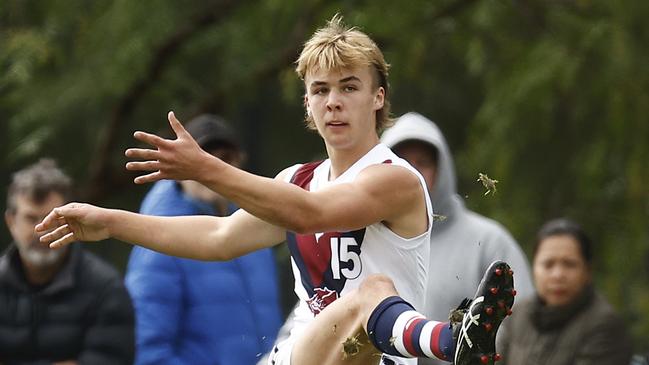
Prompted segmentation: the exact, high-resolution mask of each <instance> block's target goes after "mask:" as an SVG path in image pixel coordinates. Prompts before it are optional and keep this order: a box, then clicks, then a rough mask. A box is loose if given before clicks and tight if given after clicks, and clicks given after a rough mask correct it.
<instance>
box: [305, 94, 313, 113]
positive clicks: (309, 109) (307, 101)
mask: <svg viewBox="0 0 649 365" xmlns="http://www.w3.org/2000/svg"><path fill="white" fill-rule="evenodd" d="M304 112H305V114H306V116H307V117H311V108H309V96H308V95H307V94H304Z"/></svg>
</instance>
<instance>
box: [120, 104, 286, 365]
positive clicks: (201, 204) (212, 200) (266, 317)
mask: <svg viewBox="0 0 649 365" xmlns="http://www.w3.org/2000/svg"><path fill="white" fill-rule="evenodd" d="M187 130H188V132H189V133H190V134H191V135H192V136H193V137H194V138H195V139H196V141H197V142H198V144H199V145H200V146H201V148H203V149H204V150H205V151H207V152H209V153H211V154H213V155H215V156H217V157H219V158H220V159H222V160H224V161H226V162H228V163H230V164H232V165H234V166H239V165H241V164H242V162H243V158H244V155H243V151H242V150H241V147H240V144H239V141H238V138H236V136H235V133H234V130H232V129H231V128H230V127H229V125H228V124H227V123H226V122H225V121H224V120H222V119H220V118H219V117H217V116H213V115H201V116H199V117H197V118H195V119H193V120H192V121H190V122H189V123H188V124H187ZM233 210H234V207H233V206H232V204H230V203H229V202H228V201H227V200H226V199H225V198H224V197H222V196H221V195H219V194H218V193H215V192H214V191H212V190H210V189H209V188H207V187H205V186H203V185H201V184H200V183H198V182H195V181H188V180H185V181H179V182H177V181H172V180H162V181H159V182H157V183H156V184H154V185H153V187H152V188H151V190H150V191H149V192H148V193H147V195H146V197H145V198H144V201H143V202H142V207H141V208H140V212H141V213H143V214H150V215H158V216H178V215H217V216H224V215H229V214H231V213H232V212H233ZM188 229H191V227H188ZM126 285H127V287H128V289H129V291H130V293H131V296H132V297H133V301H134V303H135V309H136V313H137V331H136V332H137V349H138V351H137V353H138V354H137V358H136V364H138V365H144V364H156V365H161V364H174V365H177V364H237V365H246V364H249V365H250V364H254V363H255V362H256V360H257V359H258V358H260V357H261V355H262V354H263V353H265V352H267V351H270V349H271V346H272V344H273V342H274V341H275V336H276V334H277V330H278V328H279V326H280V321H281V313H280V308H279V299H278V290H277V278H276V272H275V261H274V257H273V253H272V251H271V249H270V248H267V249H263V250H259V251H255V252H252V253H249V254H247V255H245V256H241V257H239V258H236V259H233V260H230V261H225V262H204V261H198V260H191V259H184V258H178V257H172V256H168V255H164V254H161V253H158V252H155V251H152V250H149V249H146V248H143V247H134V248H133V251H132V252H131V257H130V261H129V264H128V270H127V274H126Z"/></svg>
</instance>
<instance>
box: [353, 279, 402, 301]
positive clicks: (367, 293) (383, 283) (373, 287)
mask: <svg viewBox="0 0 649 365" xmlns="http://www.w3.org/2000/svg"><path fill="white" fill-rule="evenodd" d="M358 291H359V295H360V296H361V297H371V296H375V295H377V294H378V295H380V294H391V293H396V290H395V288H394V282H393V281H392V279H390V278H389V277H387V276H386V275H383V274H372V275H369V276H368V277H367V278H365V280H363V282H362V283H361V285H360V286H359V288H358Z"/></svg>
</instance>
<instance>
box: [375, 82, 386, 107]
mask: <svg viewBox="0 0 649 365" xmlns="http://www.w3.org/2000/svg"><path fill="white" fill-rule="evenodd" d="M384 103H385V89H384V88H383V86H379V87H378V89H376V94H375V95H374V110H380V109H381V108H383V104H384Z"/></svg>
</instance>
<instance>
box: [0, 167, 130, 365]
mask: <svg viewBox="0 0 649 365" xmlns="http://www.w3.org/2000/svg"><path fill="white" fill-rule="evenodd" d="M71 189H72V185H71V180H70V178H69V177H68V176H66V175H65V174H64V173H63V172H62V171H61V170H60V169H59V168H58V167H57V166H56V164H55V163H54V161H52V160H45V159H43V160H41V161H39V162H38V163H36V164H34V165H32V166H29V167H27V168H25V169H24V170H21V171H18V172H17V173H15V174H14V175H13V178H12V182H11V185H10V186H9V189H8V194H7V209H6V212H5V221H6V223H7V227H8V228H9V231H10V232H11V236H12V237H13V240H14V241H13V243H12V244H11V245H10V246H9V248H8V249H7V250H6V251H5V253H4V254H3V255H2V257H1V258H0V363H2V364H52V363H53V364H59V365H63V364H65V365H72V364H80V363H86V364H131V363H132V362H133V357H134V334H133V328H134V316H133V308H132V305H131V301H130V298H129V296H128V293H127V292H126V289H125V288H124V285H123V283H122V279H121V277H120V275H119V274H118V273H117V271H116V270H115V269H114V268H112V267H111V266H109V265H108V264H106V263H105V262H103V261H101V260H100V259H99V258H97V257H96V256H94V255H92V254H90V253H88V252H85V251H84V250H83V249H82V248H81V247H80V246H79V245H76V244H73V245H70V246H68V247H66V248H65V249H63V250H50V249H49V248H48V247H47V245H44V244H42V243H40V242H39V238H40V236H41V235H42V234H37V233H35V232H34V225H35V224H36V223H38V222H39V221H40V220H41V219H43V217H45V216H46V215H47V213H48V212H49V211H50V210H51V209H52V208H54V207H57V206H59V205H61V204H65V203H66V202H68V201H69V200H70V195H71Z"/></svg>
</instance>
